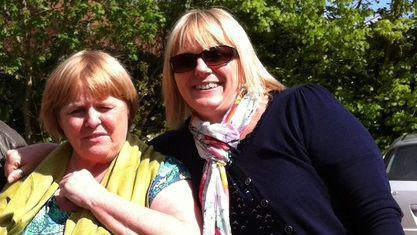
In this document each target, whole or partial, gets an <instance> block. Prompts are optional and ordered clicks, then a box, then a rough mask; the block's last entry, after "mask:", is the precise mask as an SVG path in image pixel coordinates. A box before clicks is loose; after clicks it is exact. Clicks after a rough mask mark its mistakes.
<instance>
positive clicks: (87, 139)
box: [58, 92, 129, 163]
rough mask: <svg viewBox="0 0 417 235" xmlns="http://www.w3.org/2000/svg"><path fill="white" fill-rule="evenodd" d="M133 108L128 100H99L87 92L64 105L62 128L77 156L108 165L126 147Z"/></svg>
mask: <svg viewBox="0 0 417 235" xmlns="http://www.w3.org/2000/svg"><path fill="white" fill-rule="evenodd" d="M128 117H129V109H128V106H127V104H126V102H125V101H123V100H121V99H118V98H115V97H113V96H108V97H106V98H104V99H101V100H96V99H94V98H91V97H90V96H88V95H86V93H85V92H83V93H82V95H81V96H79V98H78V99H75V100H72V101H71V102H69V103H68V104H66V105H64V106H63V107H62V108H61V110H60V112H59V118H58V120H59V126H60V127H61V129H62V131H63V133H64V135H65V137H66V138H67V140H68V141H69V142H70V144H71V146H72V147H73V148H74V155H73V156H74V157H78V158H79V159H83V160H85V161H88V162H92V163H108V162H110V161H111V160H113V159H114V158H115V157H116V156H117V154H118V153H119V151H120V149H121V147H122V146H123V144H124V142H125V140H126V135H127V132H128Z"/></svg>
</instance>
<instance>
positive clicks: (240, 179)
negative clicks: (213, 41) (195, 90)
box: [151, 85, 403, 235]
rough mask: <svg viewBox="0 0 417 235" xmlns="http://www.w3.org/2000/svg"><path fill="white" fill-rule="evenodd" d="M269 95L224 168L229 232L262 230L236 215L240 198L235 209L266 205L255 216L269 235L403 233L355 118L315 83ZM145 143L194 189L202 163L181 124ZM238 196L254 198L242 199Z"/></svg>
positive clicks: (375, 155) (369, 142) (379, 164)
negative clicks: (182, 171)
mask: <svg viewBox="0 0 417 235" xmlns="http://www.w3.org/2000/svg"><path fill="white" fill-rule="evenodd" d="M271 96H272V99H271V101H270V103H269V105H268V107H267V109H266V111H265V112H264V114H263V115H262V117H261V119H260V121H259V122H258V124H257V126H256V127H255V129H254V130H253V132H252V133H250V134H249V135H248V136H247V137H246V138H245V139H244V140H242V141H241V142H240V143H239V145H238V147H237V149H236V150H235V151H233V159H232V160H233V163H232V164H231V165H229V166H227V167H226V171H227V174H228V178H229V181H237V182H229V188H230V197H231V199H230V201H231V211H230V214H231V216H232V217H233V218H232V219H233V220H236V223H237V224H239V225H242V226H240V227H239V230H234V231H233V232H234V233H235V234H259V233H260V232H259V231H260V226H262V228H263V225H262V224H260V223H250V222H249V220H250V219H252V220H254V221H255V220H256V218H255V217H256V215H255V214H253V215H251V216H248V215H245V213H243V214H240V208H238V207H237V206H236V204H235V203H236V202H238V201H239V200H244V201H242V202H240V201H239V203H244V204H245V205H251V206H253V207H255V209H256V206H257V205H258V203H260V205H266V206H267V208H266V209H265V210H257V211H261V213H263V216H264V217H265V216H267V215H269V216H270V217H268V218H272V220H273V221H274V222H273V224H272V225H274V227H271V229H272V232H271V233H272V234H355V235H356V234H375V235H385V234H386V235H395V234H403V231H402V228H401V224H400V221H401V211H400V209H399V207H398V205H397V204H396V202H395V201H394V200H393V198H392V196H391V194H390V188H389V183H388V179H387V176H386V173H385V167H384V163H383V160H382V157H381V154H380V151H379V149H378V147H377V146H376V145H375V143H374V140H373V138H372V137H371V136H370V134H369V133H368V131H367V130H366V129H365V128H364V127H363V126H362V124H361V123H360V122H359V121H358V120H357V118H355V117H354V116H353V115H352V114H350V113H349V112H348V111H347V110H346V109H345V108H344V107H343V106H342V105H341V104H340V103H339V102H338V101H337V100H336V99H335V98H334V97H333V96H332V95H331V94H330V92H328V91H327V90H326V89H325V88H323V87H321V86H319V85H303V86H299V87H295V88H289V89H286V90H284V91H282V92H280V93H271ZM151 144H152V145H154V147H155V148H156V149H157V150H158V151H160V152H162V153H163V154H166V155H172V156H175V157H176V158H178V159H180V160H181V161H182V162H183V163H184V164H185V165H186V166H187V167H188V168H189V170H190V172H191V177H192V181H193V185H194V189H195V190H196V191H198V188H199V187H198V186H199V183H200V180H201V174H202V171H203V170H202V168H203V164H204V161H203V160H202V159H201V158H200V157H199V155H198V153H197V150H196V148H195V144H194V140H193V137H192V135H191V133H190V132H189V130H188V122H186V123H185V125H184V127H183V128H181V129H179V130H174V131H170V132H167V133H165V134H163V135H161V136H159V137H157V138H155V139H154V140H153V141H151ZM245 183H247V184H245ZM245 190H249V194H251V195H252V196H254V198H255V199H253V198H252V199H251V197H242V195H244V194H245ZM251 190H252V191H251ZM254 191H257V192H254ZM233 192H235V193H233ZM239 195H241V196H239ZM235 197H236V198H235ZM245 200H246V201H245ZM251 200H253V201H252V202H251ZM259 208H262V206H260V207H259ZM271 212H273V214H270V213H271ZM232 214H233V215H232ZM277 221H278V222H277ZM233 222H234V221H233ZM267 224H268V223H267ZM232 225H233V223H232ZM235 228H238V226H236V227H235ZM265 231H266V230H265ZM261 233H263V232H261ZM265 234H266V232H265Z"/></svg>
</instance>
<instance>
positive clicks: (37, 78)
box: [0, 0, 417, 148]
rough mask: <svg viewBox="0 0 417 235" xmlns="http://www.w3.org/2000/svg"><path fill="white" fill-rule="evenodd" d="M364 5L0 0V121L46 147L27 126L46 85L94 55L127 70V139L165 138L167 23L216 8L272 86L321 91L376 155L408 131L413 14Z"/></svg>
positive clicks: (35, 127)
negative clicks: (60, 68) (61, 68)
mask: <svg viewBox="0 0 417 235" xmlns="http://www.w3.org/2000/svg"><path fill="white" fill-rule="evenodd" d="M372 1H373V0H369V1H353V0H332V1H325V0H319V1H317V0H303V1H300V0H282V1H274V0H209V1H207V0H205V1H201V0H194V1H193V0H177V1H171V0H158V1H154V0H130V1H128V0H117V1H116V0H110V1H81V0H73V1H69V0H64V1H62V0H26V1H11V0H0V3H1V5H0V7H1V13H0V26H1V28H0V41H1V42H2V43H0V62H1V63H0V97H1V98H0V99H1V100H0V101H1V102H2V106H0V117H1V118H2V119H4V120H6V121H8V122H9V123H12V124H13V126H15V127H16V128H17V129H18V130H20V131H21V132H24V133H25V136H26V137H27V138H30V139H31V140H32V141H39V140H41V139H42V138H43V139H46V138H47V135H45V134H44V133H42V132H41V131H40V127H39V124H38V121H37V118H36V117H37V115H38V111H39V103H40V98H41V95H42V89H43V86H44V82H45V78H46V77H47V75H48V74H49V73H50V71H51V70H52V69H53V68H54V67H55V66H56V65H57V64H58V63H59V62H60V61H62V60H63V59H64V58H66V57H67V56H68V55H70V54H71V53H73V52H75V51H78V50H81V49H85V48H90V49H101V50H105V51H108V52H110V53H111V54H112V55H115V56H116V57H118V58H119V59H120V60H121V61H122V63H123V64H124V65H125V66H126V68H127V69H128V70H129V71H130V72H131V74H132V77H133V80H134V84H135V86H136V88H137V89H138V91H139V96H140V98H141V99H140V109H139V112H138V114H139V115H138V116H137V118H136V120H135V128H134V132H136V133H137V134H138V135H140V136H141V137H142V138H144V139H149V138H152V137H153V136H155V135H156V134H158V133H161V132H162V131H164V123H165V122H164V114H163V108H162V104H161V97H160V96H161V94H160V81H161V70H162V52H163V49H164V43H165V38H166V37H167V35H168V33H169V30H170V28H171V27H172V24H173V23H174V22H175V20H176V19H177V18H178V17H179V16H180V15H181V14H182V12H184V10H186V9H190V8H198V7H210V6H222V7H225V8H227V9H229V10H230V11H232V12H233V14H234V15H235V16H236V17H237V18H238V19H239V20H240V22H241V23H242V24H243V26H244V28H245V29H246V30H247V32H248V33H249V35H250V37H251V39H252V42H253V44H254V46H255V48H256V50H257V52H258V55H259V56H260V57H261V60H262V61H263V62H264V64H265V65H266V66H267V67H268V69H269V71H270V72H271V73H272V74H274V75H275V76H276V78H277V79H279V80H280V81H282V82H283V83H284V84H286V85H287V86H293V85H297V84H302V83H310V82H312V83H320V84H322V85H323V86H325V87H327V88H328V89H329V90H330V91H331V92H332V93H333V94H334V95H335V96H336V97H337V99H338V100H340V102H341V103H343V104H344V105H345V107H347V108H348V109H349V110H350V111H351V112H352V113H353V114H354V115H355V116H357V117H358V118H359V119H360V120H361V121H362V123H363V124H364V125H365V126H366V127H367V128H368V129H369V131H370V132H371V134H372V135H373V136H374V137H375V138H376V140H377V143H378V144H379V145H380V147H381V148H384V147H385V146H387V145H388V144H389V143H390V142H391V141H392V140H393V139H394V138H395V137H398V136H399V135H401V134H403V133H411V132H417V120H416V115H415V113H416V109H417V108H416V107H417V91H416V88H415V86H416V79H417V73H416V71H417V54H416V51H417V48H416V45H417V42H416V36H417V29H416V25H417V22H416V17H415V16H416V10H417V7H416V3H415V1H414V3H413V2H412V1H410V0H393V1H392V3H391V5H390V6H391V7H390V8H391V9H388V8H381V9H372V8H371V5H372ZM377 15H378V16H379V18H380V19H378V20H375V21H372V20H371V19H372V18H374V17H375V16H377ZM38 133H41V134H38Z"/></svg>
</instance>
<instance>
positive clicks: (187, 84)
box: [174, 45, 240, 123]
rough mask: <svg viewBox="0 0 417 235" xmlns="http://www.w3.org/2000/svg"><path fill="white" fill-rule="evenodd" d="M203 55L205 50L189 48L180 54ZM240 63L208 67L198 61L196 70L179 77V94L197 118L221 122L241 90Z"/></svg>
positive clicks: (232, 61)
mask: <svg viewBox="0 0 417 235" xmlns="http://www.w3.org/2000/svg"><path fill="white" fill-rule="evenodd" d="M202 51H203V48H202V47H201V46H195V45H187V46H185V47H184V48H183V49H182V50H180V51H178V52H177V53H176V54H181V53H194V54H198V53H201V52H202ZM239 74H240V73H239V65H238V59H237V58H236V59H232V60H231V61H230V62H228V63H226V64H223V65H219V66H208V65H207V64H206V63H205V62H204V61H203V59H201V58H198V59H197V65H196V67H195V68H194V69H193V70H191V71H187V72H183V73H175V74H174V78H175V82H176V85H177V87H178V91H179V93H180V94H181V96H182V98H183V99H184V101H185V102H186V103H187V105H188V106H189V107H190V108H191V110H192V112H193V115H197V116H199V118H200V119H202V120H205V121H210V122H212V123H217V122H220V121H221V120H222V118H223V116H224V114H225V113H226V112H227V110H228V109H229V107H230V106H231V105H232V104H233V102H234V100H235V98H236V96H237V94H238V91H239V87H240V82H239Z"/></svg>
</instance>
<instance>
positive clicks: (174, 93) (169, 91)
mask: <svg viewBox="0 0 417 235" xmlns="http://www.w3.org/2000/svg"><path fill="white" fill-rule="evenodd" d="M186 45H200V46H201V47H202V48H203V49H208V48H210V47H213V46H219V45H227V46H231V47H234V48H236V50H237V51H238V54H239V62H238V64H239V68H240V69H241V71H242V73H243V79H244V82H245V86H246V87H247V89H248V91H251V92H258V93H268V92H270V91H272V90H277V91H281V90H283V89H284V88H285V87H284V85H282V84H281V83H280V82H278V81H277V80H276V79H275V78H274V77H273V76H272V75H271V74H270V73H269V72H268V71H267V70H266V69H265V67H264V66H263V65H262V63H261V62H260V61H259V59H258V57H257V55H256V52H255V50H254V48H253V46H252V44H251V42H250V40H249V37H248V36H247V34H246V32H245V30H244V29H243V28H242V26H241V25H240V24H239V23H238V22H237V20H236V19H235V18H234V17H233V16H232V15H231V14H230V13H229V12H227V11H226V10H223V9H220V8H211V9H204V10H203V9H199V10H190V11H188V12H186V13H185V14H184V15H183V16H182V17H181V18H180V19H179V20H178V21H177V22H176V24H175V25H174V27H173V29H172V31H171V34H170V36H169V38H168V42H167V45H166V50H165V58H164V68H163V79H162V93H163V98H164V104H165V111H166V119H167V123H168V126H169V127H170V128H173V129H177V128H179V127H180V126H181V124H182V123H183V122H184V120H185V119H186V118H188V117H189V116H190V115H191V112H190V111H191V110H190V108H189V107H188V106H187V104H186V103H185V101H184V100H183V98H182V97H181V95H180V93H179V91H178V88H177V85H176V83H175V79H174V73H173V71H172V68H171V64H170V58H171V57H172V56H174V55H176V53H178V51H180V49H181V48H184V47H185V46H186Z"/></svg>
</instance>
